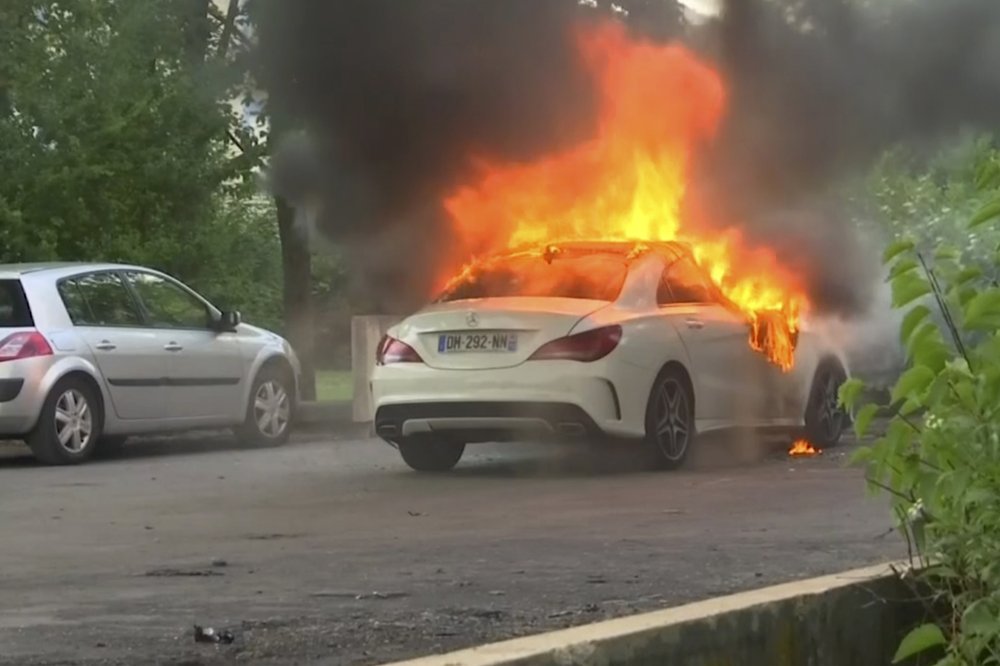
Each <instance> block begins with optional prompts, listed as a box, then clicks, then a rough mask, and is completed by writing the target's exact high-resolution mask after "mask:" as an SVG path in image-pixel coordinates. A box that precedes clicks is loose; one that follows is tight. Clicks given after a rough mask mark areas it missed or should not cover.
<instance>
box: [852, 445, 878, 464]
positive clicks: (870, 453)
mask: <svg viewBox="0 0 1000 666" xmlns="http://www.w3.org/2000/svg"><path fill="white" fill-rule="evenodd" d="M874 455H875V450H874V449H872V447H870V446H859V447H858V448H857V449H855V450H854V453H852V454H851V457H850V459H849V460H848V464H849V465H864V464H867V463H869V462H871V460H872V458H873V457H874Z"/></svg>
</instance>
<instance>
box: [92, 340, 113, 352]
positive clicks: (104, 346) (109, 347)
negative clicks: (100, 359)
mask: <svg viewBox="0 0 1000 666" xmlns="http://www.w3.org/2000/svg"><path fill="white" fill-rule="evenodd" d="M94 347H95V348H96V349H99V350H101V351H113V350H115V349H118V345H116V344H115V343H113V342H111V341H110V340H101V341H100V342H98V343H97V344H96V345H94Z"/></svg>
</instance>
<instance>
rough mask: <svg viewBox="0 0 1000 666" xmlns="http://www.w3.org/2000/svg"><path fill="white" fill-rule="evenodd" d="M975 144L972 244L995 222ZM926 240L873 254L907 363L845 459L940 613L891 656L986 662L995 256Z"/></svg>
mask: <svg viewBox="0 0 1000 666" xmlns="http://www.w3.org/2000/svg"><path fill="white" fill-rule="evenodd" d="M982 154H983V155H984V156H986V157H987V158H988V159H983V160H979V161H978V164H977V166H976V169H975V171H973V172H971V173H970V174H969V175H970V180H971V182H973V183H975V188H974V190H967V191H968V192H969V195H970V197H971V198H972V199H973V200H975V201H977V202H978V210H977V211H974V212H971V213H970V215H969V219H971V221H972V223H971V224H969V223H967V224H966V229H965V231H964V233H966V234H973V233H975V234H977V235H979V236H978V238H979V241H978V242H979V243H982V238H984V237H987V236H992V235H994V234H995V233H996V229H997V223H998V221H1000V207H998V206H996V202H997V201H998V200H1000V198H998V197H1000V168H997V166H996V165H997V161H996V159H995V158H996V153H995V152H993V153H992V154H991V152H990V151H984V152H983V153H982ZM946 194H948V195H950V192H946ZM970 227H973V228H971V229H970ZM918 231H920V230H918ZM955 231H956V235H958V236H960V235H961V233H962V232H961V230H955ZM949 232H950V231H949ZM930 246H931V244H930V243H927V242H926V239H923V242H922V241H916V242H914V241H912V240H900V241H897V242H896V243H893V244H892V245H891V246H890V247H889V248H888V249H887V250H886V252H885V260H886V264H887V267H888V269H889V273H890V276H891V277H890V283H891V286H892V292H893V305H894V307H896V308H900V309H904V310H906V311H907V313H906V316H905V318H904V320H903V324H902V326H901V331H900V334H901V342H902V344H903V345H904V346H905V349H906V352H907V359H908V369H907V370H906V372H904V373H903V375H902V376H901V377H900V378H899V380H898V382H897V383H896V385H895V388H894V389H893V396H892V397H893V400H894V402H895V404H896V405H897V406H898V411H897V413H896V414H895V416H893V418H892V419H891V421H890V422H889V424H888V427H887V429H886V431H885V435H884V436H882V437H881V438H879V439H878V440H877V441H876V442H875V443H874V445H873V446H871V447H862V448H860V449H859V450H858V451H857V453H856V454H855V457H854V460H855V462H857V463H862V464H864V465H865V466H866V467H867V473H868V479H869V482H870V484H871V485H872V487H873V488H876V489H882V490H885V491H887V492H888V493H890V494H891V496H892V502H893V506H894V509H895V512H896V515H897V517H898V520H899V523H900V528H901V531H902V532H903V533H904V534H905V535H906V537H907V542H908V544H909V546H910V548H911V552H912V553H913V554H914V556H915V557H916V558H917V560H918V563H919V564H921V565H922V572H921V576H922V577H923V579H924V580H925V582H926V583H927V584H928V585H929V586H930V588H931V589H932V590H934V592H935V596H934V597H933V599H931V602H932V603H931V609H932V610H936V609H937V608H938V605H939V604H940V605H942V607H943V608H944V609H945V611H946V612H945V613H944V616H943V617H940V620H939V621H938V622H936V623H935V624H934V625H933V626H932V625H925V626H922V627H917V628H916V629H914V630H913V632H911V634H910V635H909V636H907V637H906V640H904V642H903V644H902V645H901V646H900V650H899V653H898V654H897V657H898V658H899V659H904V658H905V657H907V656H908V655H910V654H915V653H917V652H921V651H923V650H925V649H928V648H932V647H934V646H940V645H941V644H946V645H945V646H944V647H945V649H944V652H945V656H944V657H943V659H942V660H941V661H940V662H939V664H941V665H948V666H957V665H960V664H961V665H966V664H967V665H972V664H976V665H980V664H982V665H994V664H1000V558H998V557H997V554H998V553H1000V334H998V329H1000V286H997V284H996V282H995V281H993V280H992V279H991V278H990V275H989V274H990V272H991V271H994V270H995V269H996V267H997V264H998V263H1000V262H998V257H1000V254H998V251H1000V247H998V246H997V245H996V244H995V243H994V244H993V245H992V246H991V247H990V248H983V247H980V246H979V245H978V244H970V245H967V246H965V247H964V248H962V249H959V250H956V249H950V248H948V247H947V246H946V245H939V246H938V247H937V248H936V249H934V250H933V251H928V250H929V248H930ZM987 259H989V262H988V265H987ZM928 299H929V304H928V303H927V301H928ZM932 310H936V312H937V314H938V315H939V316H938V317H933V316H932V314H933V312H932ZM860 388H861V387H860V385H859V383H858V382H849V383H848V384H846V385H845V386H844V388H843V390H842V392H841V399H842V401H844V402H845V404H849V405H851V406H856V405H854V403H856V402H857V400H858V396H859V395H860ZM874 414H875V408H874V407H873V406H866V407H864V408H862V409H860V410H859V411H858V412H857V416H856V419H855V428H856V429H857V430H858V433H859V435H863V434H864V433H865V431H866V430H867V429H868V428H869V427H870V423H871V420H872V416H873V415H874Z"/></svg>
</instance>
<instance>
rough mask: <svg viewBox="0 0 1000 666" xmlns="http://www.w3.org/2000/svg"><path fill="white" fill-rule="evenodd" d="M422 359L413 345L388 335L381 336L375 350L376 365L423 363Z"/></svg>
mask: <svg viewBox="0 0 1000 666" xmlns="http://www.w3.org/2000/svg"><path fill="white" fill-rule="evenodd" d="M423 362H424V359H422V358H420V354H418V353H417V352H416V350H415V349H413V347H411V346H410V345H408V344H406V343H405V342H401V341H399V340H397V339H396V338H392V337H389V336H388V335H387V336H385V337H384V338H382V342H380V343H379V344H378V350H377V351H376V352H375V363H376V364H377V365H389V364H390V363H423Z"/></svg>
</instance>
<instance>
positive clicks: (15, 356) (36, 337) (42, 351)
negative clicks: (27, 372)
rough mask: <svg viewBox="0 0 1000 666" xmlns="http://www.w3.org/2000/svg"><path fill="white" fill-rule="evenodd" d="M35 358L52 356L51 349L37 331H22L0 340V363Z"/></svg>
mask: <svg viewBox="0 0 1000 666" xmlns="http://www.w3.org/2000/svg"><path fill="white" fill-rule="evenodd" d="M36 356H52V347H51V346H50V345H49V341H48V340H46V339H45V336H44V335H42V334H41V333H39V332H38V331H22V332H20V333H14V334H12V335H8V336H7V337H6V338H4V339H3V340H0V363H3V362H5V361H18V360H21V359H24V358H34V357H36Z"/></svg>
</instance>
